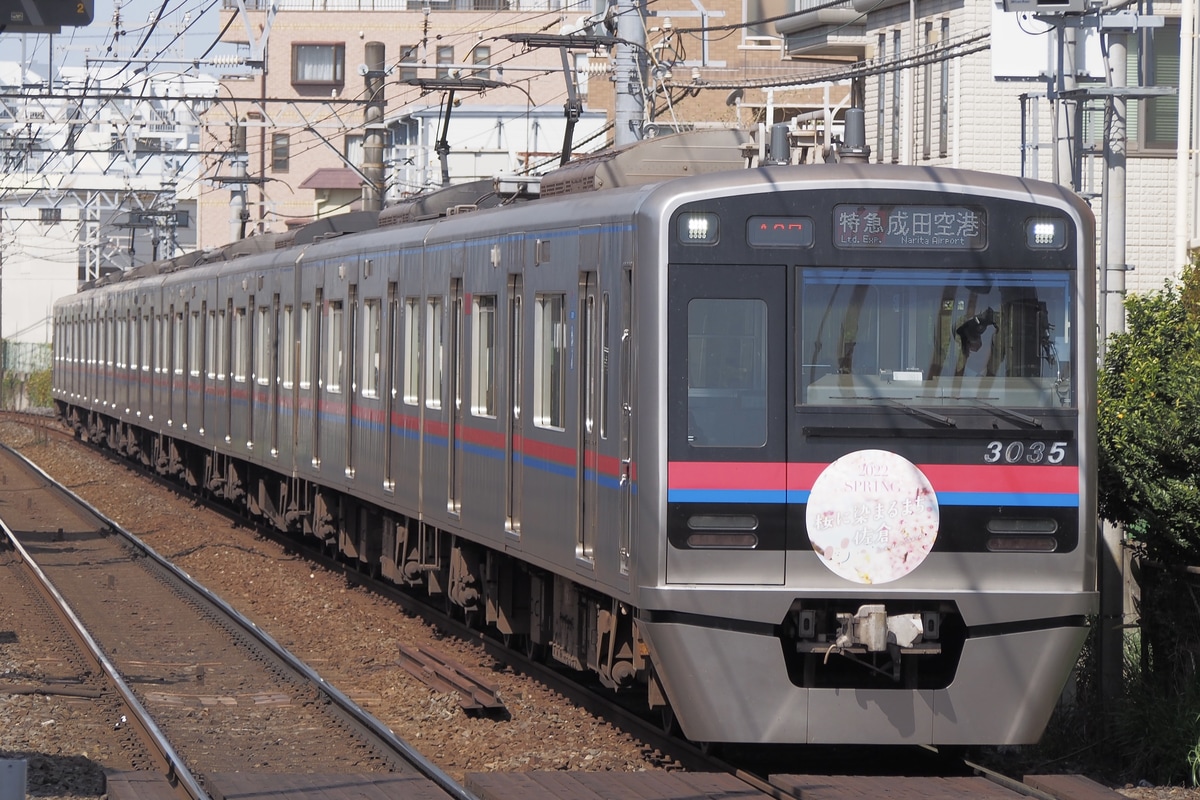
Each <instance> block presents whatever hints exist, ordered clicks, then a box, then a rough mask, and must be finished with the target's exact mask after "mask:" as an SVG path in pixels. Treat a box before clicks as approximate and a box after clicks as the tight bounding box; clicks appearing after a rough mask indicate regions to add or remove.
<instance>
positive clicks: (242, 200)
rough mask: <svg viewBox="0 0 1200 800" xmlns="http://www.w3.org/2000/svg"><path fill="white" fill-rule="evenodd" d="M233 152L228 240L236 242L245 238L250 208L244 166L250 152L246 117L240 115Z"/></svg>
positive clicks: (235, 128)
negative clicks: (247, 199) (247, 200)
mask: <svg viewBox="0 0 1200 800" xmlns="http://www.w3.org/2000/svg"><path fill="white" fill-rule="evenodd" d="M232 149H233V152H232V154H231V156H230V159H229V160H230V161H231V162H232V164H233V181H232V187H233V188H231V189H230V190H229V210H230V212H231V215H230V219H229V224H230V232H229V233H230V241H232V242H236V241H240V240H242V239H245V238H246V223H247V222H249V221H250V209H248V208H247V207H246V168H247V166H248V162H249V161H250V154H249V153H248V152H246V118H245V117H242V118H241V119H239V120H238V121H237V124H236V125H234V128H233V148H232Z"/></svg>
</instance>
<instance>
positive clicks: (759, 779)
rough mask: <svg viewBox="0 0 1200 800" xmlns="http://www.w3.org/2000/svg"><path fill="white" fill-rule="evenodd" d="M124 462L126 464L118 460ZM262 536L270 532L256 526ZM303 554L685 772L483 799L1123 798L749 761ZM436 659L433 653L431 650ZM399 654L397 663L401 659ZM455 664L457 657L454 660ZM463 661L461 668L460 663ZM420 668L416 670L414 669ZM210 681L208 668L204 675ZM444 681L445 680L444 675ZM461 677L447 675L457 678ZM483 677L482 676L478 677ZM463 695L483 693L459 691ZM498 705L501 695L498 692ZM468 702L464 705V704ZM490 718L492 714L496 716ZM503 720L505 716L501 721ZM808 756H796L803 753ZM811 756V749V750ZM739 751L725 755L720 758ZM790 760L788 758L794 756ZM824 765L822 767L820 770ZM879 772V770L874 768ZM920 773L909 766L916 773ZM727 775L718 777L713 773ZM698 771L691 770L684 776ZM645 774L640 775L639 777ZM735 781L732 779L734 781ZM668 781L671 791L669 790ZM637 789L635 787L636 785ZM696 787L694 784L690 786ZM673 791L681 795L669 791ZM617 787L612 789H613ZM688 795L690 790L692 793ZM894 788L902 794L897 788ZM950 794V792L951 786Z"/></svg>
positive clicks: (528, 783) (1056, 785) (484, 790)
mask: <svg viewBox="0 0 1200 800" xmlns="http://www.w3.org/2000/svg"><path fill="white" fill-rule="evenodd" d="M48 430H50V431H53V432H54V434H55V435H57V434H59V433H61V432H62V429H61V428H56V426H55V425H54V424H53V423H49V428H48ZM122 463H127V462H122ZM259 533H260V535H265V534H267V533H269V532H263V531H260V532H259ZM280 538H281V541H282V542H285V546H287V547H288V548H295V547H296V546H297V543H296V542H295V540H292V539H288V538H287V537H280ZM305 557H306V558H309V559H311V560H313V561H316V562H319V563H321V564H322V565H323V566H325V567H327V568H329V569H331V570H337V571H338V572H339V574H340V575H341V576H342V578H343V579H344V580H345V581H346V582H347V583H348V584H352V585H353V584H359V585H363V586H367V587H369V588H370V591H372V592H374V593H375V594H377V595H379V596H381V597H384V598H387V599H388V600H389V601H392V602H395V603H398V604H400V605H401V606H403V607H404V608H405V609H407V610H408V611H409V612H411V613H414V614H420V615H421V616H423V617H426V618H427V619H428V620H429V621H430V623H431V624H432V625H435V626H436V627H437V628H439V629H440V630H441V631H442V632H443V633H444V634H446V635H447V636H449V637H451V638H456V639H461V640H466V641H470V642H473V643H475V644H476V645H478V646H479V647H481V648H483V649H484V650H485V651H486V652H487V653H488V655H489V657H491V658H492V659H494V660H495V662H496V663H497V664H499V665H502V666H503V668H504V669H505V670H511V671H518V672H521V673H524V674H527V675H529V676H531V677H533V678H534V679H536V680H537V681H538V682H540V683H543V684H544V685H546V686H549V687H551V689H552V690H553V691H554V692H556V693H558V694H559V695H561V696H562V697H563V698H566V699H567V700H568V701H569V702H570V703H572V704H575V705H578V706H580V707H583V708H586V709H588V710H590V711H593V712H594V713H596V714H597V715H601V716H603V717H604V718H606V719H609V720H612V721H613V722H614V724H616V725H618V726H619V727H621V728H622V729H623V730H625V731H627V732H628V733H629V734H630V735H632V736H635V737H637V738H638V739H639V740H641V741H642V742H644V744H645V746H646V748H647V749H649V750H653V752H654V756H653V758H654V760H655V761H656V762H657V763H659V764H660V765H663V766H666V767H668V768H669V769H671V770H681V771H682V772H671V773H661V772H660V773H652V774H647V773H629V774H619V773H616V774H614V773H587V772H579V771H575V770H567V771H565V772H564V771H559V770H556V771H555V772H552V773H548V772H539V771H532V772H528V773H522V774H521V775H515V774H513V773H510V772H496V773H479V772H471V773H469V774H467V775H466V776H465V780H463V781H462V784H463V786H464V787H465V788H466V790H467V791H470V792H473V793H474V794H475V795H476V796H478V797H480V798H515V797H521V798H523V800H536V798H538V797H574V796H579V797H587V796H591V795H592V794H600V795H602V796H603V795H605V794H606V793H607V794H608V795H609V796H630V797H637V796H642V795H641V793H642V792H645V791H651V789H649V788H647V787H651V786H654V787H657V788H655V789H653V791H656V792H660V794H656V795H653V796H662V797H673V796H694V792H696V791H699V790H700V788H701V787H700V786H699V785H698V784H696V781H697V780H700V779H699V778H696V777H694V776H695V775H696V774H703V775H707V776H709V778H705V779H704V780H708V781H709V782H708V783H707V784H705V785H706V786H707V787H708V788H707V789H705V790H704V791H706V792H708V796H711V797H718V796H719V797H728V798H735V797H736V798H742V797H754V798H759V797H774V798H779V800H788V798H796V797H801V796H802V797H804V798H805V799H806V800H822V798H828V799H830V800H833V799H835V798H842V797H857V796H863V797H866V796H878V794H879V792H881V791H883V790H885V789H886V790H887V791H886V792H885V794H894V796H913V797H940V796H955V797H981V798H1013V799H1015V798H1019V797H1022V796H1027V797H1033V798H1038V800H1050V799H1051V798H1054V799H1055V800H1112V799H1113V798H1118V797H1119V795H1117V794H1116V793H1114V792H1111V791H1109V790H1106V789H1104V788H1103V787H1099V786H1096V785H1091V784H1087V783H1086V782H1085V781H1082V780H1080V779H1078V776H1052V777H1053V778H1054V779H1056V782H1054V781H1051V782H1046V781H1042V782H1040V783H1038V784H1037V785H1036V786H1035V785H1030V784H1025V783H1022V782H1021V781H1020V780H1012V779H1006V778H1004V777H1003V776H999V775H996V774H994V773H989V772H988V771H987V770H984V769H983V768H982V767H978V766H977V765H973V764H967V763H965V762H961V761H960V762H957V763H956V762H954V761H953V760H951V759H948V758H940V759H930V760H929V761H928V762H927V763H926V765H925V766H924V767H922V768H921V770H923V771H924V774H900V773H899V770H898V769H897V770H893V771H892V772H891V773H887V774H883V775H872V776H868V775H863V774H857V773H860V772H861V771H862V770H864V769H865V768H866V767H867V766H869V763H868V762H867V761H865V760H860V761H858V762H857V763H856V762H855V761H854V759H853V758H851V759H849V760H844V761H838V762H836V764H835V763H834V762H831V761H828V760H825V759H824V757H823V756H821V755H820V754H819V753H820V751H819V749H817V748H803V749H800V750H796V749H791V750H788V749H784V750H781V751H780V752H779V753H777V754H776V757H773V758H768V759H767V760H765V761H763V760H761V759H759V758H757V755H760V754H756V758H752V759H747V758H744V757H742V755H739V754H737V753H733V754H730V753H727V752H718V751H716V750H714V749H711V748H701V747H697V746H695V745H692V744H691V743H688V742H686V741H682V740H680V739H678V738H676V737H672V736H668V735H666V734H665V733H664V732H663V731H662V730H660V728H659V726H658V725H657V724H656V723H655V722H654V721H650V720H646V719H644V718H642V717H641V716H639V715H637V714H633V713H632V712H630V711H628V710H626V709H623V708H621V707H619V706H615V705H613V704H612V703H611V697H610V696H608V695H602V694H599V693H593V692H591V691H590V690H589V689H588V688H587V687H586V686H581V685H579V684H578V683H576V682H575V681H574V680H573V678H572V676H570V675H565V674H563V673H561V672H560V671H558V670H557V669H554V668H552V667H550V666H548V665H546V664H543V663H541V662H539V661H537V660H529V659H525V658H524V657H523V656H522V655H521V654H519V653H517V652H514V651H513V650H511V649H509V648H507V647H505V646H504V645H503V643H501V642H498V641H495V640H491V639H489V638H487V637H484V636H482V635H481V634H479V632H478V631H475V630H473V629H470V628H468V627H466V626H465V625H463V624H462V623H461V622H460V621H456V620H453V619H450V618H447V617H446V616H445V615H443V614H441V613H440V612H439V611H437V610H436V609H433V608H430V607H428V606H427V605H425V604H422V603H417V602H416V601H415V600H414V599H413V598H411V597H409V596H408V595H406V594H404V593H403V592H400V591H398V590H396V589H395V588H394V587H391V586H389V585H387V584H380V583H379V582H377V581H373V580H371V578H370V576H368V575H365V574H362V573H360V572H357V571H356V570H353V569H350V568H347V567H346V565H345V564H343V563H341V562H340V561H337V560H336V559H331V558H328V557H327V556H325V555H323V554H321V553H320V552H319V551H317V550H312V551H309V552H306V553H305ZM414 650H415V651H417V652H422V653H426V648H414ZM431 657H434V656H431ZM399 658H400V656H399V654H397V663H399ZM451 663H453V662H452V661H451ZM426 664H427V666H426V667H425V669H426V670H427V671H428V672H430V673H438V672H440V668H437V669H435V668H434V667H432V666H428V662H426ZM456 666H457V665H456ZM418 671H420V670H418ZM205 677H206V679H207V673H206V674H205ZM441 679H442V680H446V677H445V675H444V674H443V675H442V678H441ZM454 682H455V680H451V683H454ZM478 683H485V681H478V680H477V681H476V684H478ZM463 691H464V692H465V694H464V697H465V696H467V695H470V694H473V693H474V692H475V691H477V686H476V688H474V689H467V690H463ZM496 700H497V702H499V701H500V698H496ZM463 707H464V708H466V705H464V706H463ZM491 716H493V717H495V715H494V714H491ZM502 721H503V719H501V722H502ZM801 752H803V753H806V754H807V755H804V756H802V757H800V758H797V753H801ZM861 753H862V757H863V758H866V759H869V758H870V757H871V756H870V754H869V752H868V750H866V749H864V750H862V751H861ZM814 754H815V755H814ZM730 755H732V756H733V757H732V758H731V759H730V760H729V761H725V760H722V757H728V756H730ZM923 757H924V756H920V757H917V756H911V755H910V756H909V757H908V760H909V762H910V766H911V763H912V761H913V760H914V759H916V758H923ZM789 760H790V763H789ZM823 762H824V764H825V767H826V768H827V769H826V771H822V769H823V768H822V763H823ZM875 769H876V771H878V769H879V767H878V765H877V766H876V768H875ZM832 770H841V772H842V773H844V774H828V772H829V771H832ZM917 771H920V770H910V772H917ZM722 773H723V774H724V775H725V776H726V777H725V778H722V779H721V780H720V781H716V782H715V783H714V782H713V780H712V776H714V775H720V774H722ZM687 775H692V776H693V777H685V776H687ZM639 776H640V777H639ZM729 781H733V783H729ZM668 785H669V786H672V787H674V789H673V790H672V789H668V788H667V787H668ZM639 786H640V787H641V788H637V787H639ZM689 787H690V788H689ZM889 787H890V788H889ZM670 791H676V792H677V793H678V794H674V795H673V794H671V793H670ZM614 792H616V794H613V793H614ZM687 792H692V793H693V794H692V795H689V794H687ZM896 792H899V793H898V794H897V793H896ZM948 792H949V793H950V794H947V793H948Z"/></svg>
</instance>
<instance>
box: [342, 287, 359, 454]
mask: <svg viewBox="0 0 1200 800" xmlns="http://www.w3.org/2000/svg"><path fill="white" fill-rule="evenodd" d="M346 305H347V306H348V308H347V309H346V339H345V341H346V357H345V367H344V369H345V370H346V373H347V374H346V388H345V395H344V397H345V398H346V402H345V406H344V407H345V412H344V413H345V418H344V419H343V421H342V422H343V424H342V430H344V431H345V435H344V436H343V437H342V438H343V439H344V440H345V443H346V464H345V469H346V477H347V478H353V477H354V437H355V436H356V435H357V434H356V432H355V430H354V409H355V406H356V404H357V403H358V392H359V387H360V386H361V385H362V379H363V376H362V365H361V364H359V363H358V352H359V347H358V342H359V335H360V333H361V332H360V331H359V329H358V284H357V283H352V284H350V288H349V297H348V300H347V303H346Z"/></svg>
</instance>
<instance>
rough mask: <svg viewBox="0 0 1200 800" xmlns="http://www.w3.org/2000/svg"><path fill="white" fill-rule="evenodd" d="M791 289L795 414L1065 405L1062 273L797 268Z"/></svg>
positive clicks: (1068, 391)
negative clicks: (879, 406) (893, 406)
mask: <svg viewBox="0 0 1200 800" xmlns="http://www.w3.org/2000/svg"><path fill="white" fill-rule="evenodd" d="M797 286H798V292H799V302H798V307H799V309H800V317H801V333H800V337H801V338H800V342H799V347H800V349H799V354H798V360H799V362H800V369H799V370H798V381H799V387H798V392H797V397H798V398H800V401H801V402H803V403H808V404H813V405H847V404H875V403H878V402H879V401H881V400H882V401H886V402H900V403H903V404H904V405H907V406H956V405H966V406H969V405H980V404H986V405H994V406H999V407H1004V408H1031V407H1032V408H1050V407H1061V406H1073V405H1074V403H1075V396H1074V390H1073V389H1072V386H1071V381H1070V378H1071V367H1072V363H1071V362H1072V350H1073V348H1072V336H1073V334H1074V331H1073V329H1072V328H1073V325H1072V319H1071V309H1072V305H1071V297H1072V290H1073V285H1072V276H1071V274H1070V273H1066V272H1044V271H1039V272H1034V271H1029V270H1025V271H1021V270H1014V271H1003V272H1000V271H996V272H979V271H971V270H913V269H903V270H902V269H824V268H820V269H813V268H806V269H801V270H800V271H799V280H798V281H797Z"/></svg>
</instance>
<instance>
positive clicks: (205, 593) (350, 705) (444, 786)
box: [0, 445, 479, 800]
mask: <svg viewBox="0 0 1200 800" xmlns="http://www.w3.org/2000/svg"><path fill="white" fill-rule="evenodd" d="M0 447H4V449H5V450H6V451H8V452H10V453H13V454H14V455H15V456H16V457H17V458H20V459H21V460H22V461H24V462H25V463H26V464H28V465H29V467H30V468H31V469H33V470H34V471H36V472H37V473H38V474H39V475H41V476H42V477H43V478H45V479H46V480H47V481H49V482H50V483H51V484H53V485H55V486H58V487H60V489H61V490H62V491H63V492H65V493H66V494H67V495H69V496H70V497H71V498H72V499H73V500H74V501H75V502H77V503H79V505H80V506H81V507H83V508H85V509H87V511H88V513H90V514H94V515H95V516H96V518H97V519H99V520H101V521H103V522H104V523H105V524H106V525H108V526H109V527H110V528H111V530H112V531H113V532H114V533H116V534H118V535H120V536H121V537H122V538H124V539H125V540H126V541H128V542H129V544H130V545H131V546H133V547H136V548H137V549H138V550H139V551H141V552H142V553H144V554H145V555H146V556H147V557H149V558H150V559H151V560H153V561H154V562H155V564H157V565H158V566H159V567H161V568H162V569H164V570H166V571H167V572H169V573H170V574H171V575H172V576H174V577H175V578H177V579H178V580H179V581H181V582H182V583H183V584H184V585H185V586H187V588H188V589H189V590H191V591H193V592H195V593H196V594H197V595H199V596H200V597H201V598H203V599H204V600H205V601H206V602H208V603H211V604H212V605H213V606H214V607H215V608H217V609H218V610H220V611H221V613H223V614H225V615H226V616H227V617H228V618H229V619H230V620H231V621H232V622H234V623H235V624H237V625H238V627H239V628H241V629H242V630H243V631H244V632H245V633H246V634H248V635H249V636H250V637H252V638H253V639H254V640H255V641H257V642H258V643H259V644H261V645H262V646H263V647H265V648H267V649H268V650H269V651H270V652H271V653H272V655H274V656H275V657H276V658H278V659H279V660H280V661H282V662H283V663H284V664H285V665H286V666H287V667H288V668H289V669H291V670H293V671H294V672H296V673H297V674H298V675H300V676H301V677H303V678H304V679H305V680H307V681H309V682H310V683H312V685H313V686H314V687H315V688H316V689H317V690H318V691H319V692H321V693H322V694H323V695H325V697H326V698H328V699H329V700H330V701H331V702H332V703H333V704H334V706H335V707H336V708H337V709H338V710H339V711H341V712H342V713H343V714H345V715H346V717H347V718H349V720H350V721H351V722H352V723H354V724H355V725H357V726H358V727H359V728H360V729H362V730H363V731H365V732H367V733H369V734H370V735H372V736H374V737H375V738H376V739H377V740H379V741H381V742H382V743H383V744H385V745H386V746H387V747H389V748H391V749H392V750H393V751H394V752H395V753H397V754H398V755H399V756H400V757H401V758H402V759H403V760H404V761H405V762H406V763H408V764H410V765H412V766H413V767H414V768H415V769H416V771H417V772H418V773H419V774H421V775H422V776H424V777H425V778H427V779H429V780H430V781H432V782H433V783H434V784H436V785H437V786H438V788H440V789H441V790H442V791H444V792H446V794H448V795H449V796H450V797H452V798H455V800H479V798H478V797H476V795H475V794H473V793H472V792H470V791H468V790H467V789H466V787H464V786H462V785H461V784H459V783H458V782H457V781H455V780H454V779H453V778H451V777H450V776H449V775H448V774H446V773H445V772H443V771H442V769H441V768H440V767H438V766H437V765H436V764H434V763H433V762H432V761H430V760H429V759H428V758H426V757H425V756H424V755H422V754H421V753H420V752H419V751H417V750H416V749H415V748H414V747H413V746H412V745H410V744H409V743H408V742H406V741H405V740H404V739H401V738H400V737H399V736H397V735H396V733H395V732H394V731H392V729H391V728H388V727H387V726H386V725H384V724H383V723H382V722H380V721H379V720H378V719H377V718H376V717H375V716H374V715H372V714H370V713H369V712H367V711H366V710H365V709H363V708H362V707H361V706H360V705H358V703H356V702H354V701H353V700H351V699H350V698H349V697H348V696H347V695H346V694H344V693H343V692H342V691H341V690H339V689H338V688H337V687H336V686H334V685H332V684H330V683H329V682H327V681H326V680H325V679H324V678H323V677H321V675H320V674H319V673H318V672H317V671H316V670H314V669H313V668H312V667H310V666H309V665H308V664H305V663H304V662H303V661H301V660H300V659H298V658H297V657H296V656H294V655H293V654H292V653H291V652H290V651H288V650H287V649H286V648H285V647H283V645H281V644H279V643H278V642H277V641H275V639H274V637H272V636H271V635H270V634H268V633H267V632H266V631H264V630H263V629H261V628H260V627H258V625H256V624H255V623H254V622H253V621H251V620H250V619H247V618H246V617H245V616H244V615H242V614H241V613H239V612H238V611H237V610H236V609H234V608H233V607H232V606H230V605H229V604H228V603H226V602H225V601H224V600H222V599H221V598H220V597H218V596H217V595H215V594H213V593H212V592H210V591H209V590H208V589H207V588H205V587H204V586H202V585H201V584H199V583H197V582H196V581H195V579H193V578H192V576H190V575H189V574H188V573H186V572H184V571H183V570H181V569H180V568H179V567H177V566H175V565H174V564H172V563H171V562H170V561H168V560H167V559H166V558H163V557H162V556H161V555H159V554H158V553H157V552H156V551H155V550H154V548H152V547H150V546H149V545H147V544H146V543H145V542H142V541H141V540H139V539H138V538H137V537H135V536H133V535H132V534H130V533H129V532H128V531H126V530H124V529H123V528H122V527H121V526H120V525H118V524H117V523H116V522H114V521H113V520H111V519H109V518H108V517H107V516H105V515H104V513H103V512H101V511H100V510H99V509H97V508H95V507H94V506H92V505H91V504H90V503H88V502H87V501H86V500H84V499H83V498H81V497H79V496H78V495H76V494H75V493H74V492H72V491H71V490H69V489H67V488H66V487H63V486H61V484H59V483H58V482H57V481H55V480H54V478H52V477H51V476H50V475H48V474H47V473H46V472H45V471H44V470H42V468H41V467H39V466H38V465H37V464H34V463H33V462H32V461H30V460H29V459H28V458H26V457H25V456H24V455H22V454H21V453H18V452H16V451H14V450H12V449H11V448H9V447H7V446H5V445H0ZM151 724H153V723H151ZM180 765H181V766H182V762H180ZM201 791H203V790H201ZM195 797H196V800H201V799H202V798H203V800H207V799H208V795H197V796H195Z"/></svg>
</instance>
